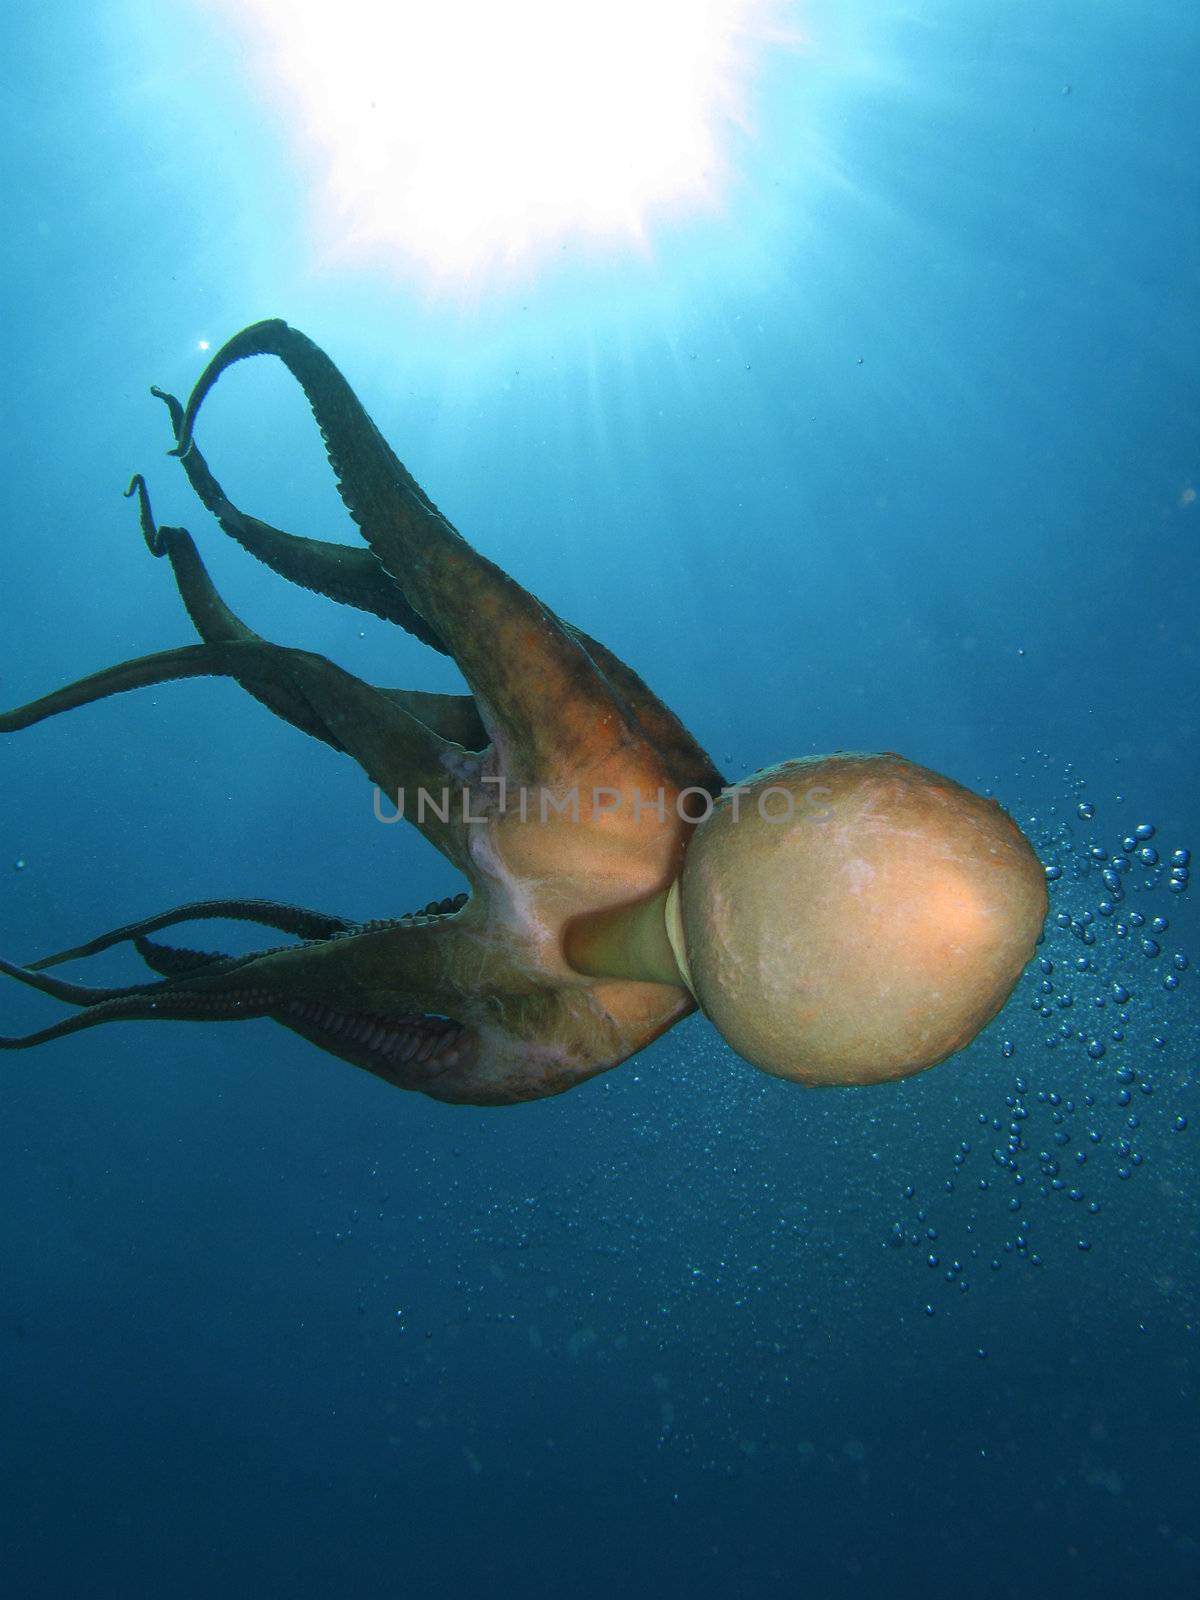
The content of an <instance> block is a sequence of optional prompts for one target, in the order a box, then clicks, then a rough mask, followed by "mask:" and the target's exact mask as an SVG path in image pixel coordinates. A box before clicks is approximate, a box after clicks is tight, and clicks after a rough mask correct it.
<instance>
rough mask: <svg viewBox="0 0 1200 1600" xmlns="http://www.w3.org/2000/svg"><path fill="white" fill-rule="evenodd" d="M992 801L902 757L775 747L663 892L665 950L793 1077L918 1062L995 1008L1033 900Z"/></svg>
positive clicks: (1022, 955) (770, 1065)
mask: <svg viewBox="0 0 1200 1600" xmlns="http://www.w3.org/2000/svg"><path fill="white" fill-rule="evenodd" d="M1046 910H1047V896H1046V879H1045V873H1044V870H1043V868H1042V866H1041V864H1040V863H1039V861H1038V859H1037V857H1036V856H1035V854H1034V852H1033V850H1032V848H1031V847H1030V845H1029V843H1028V841H1027V840H1026V839H1025V837H1024V835H1023V834H1022V833H1021V832H1020V830H1019V829H1018V828H1017V826H1016V825H1015V823H1014V822H1013V821H1012V820H1011V818H1010V817H1009V816H1008V815H1007V814H1006V813H1005V812H1004V811H1003V810H1002V809H1001V808H1000V806H998V805H997V804H996V803H995V802H994V801H991V800H985V799H983V798H982V797H981V796H979V795H976V794H973V793H972V792H971V791H970V790H968V789H964V788H962V787H960V785H958V784H957V783H954V782H952V781H951V780H950V779H949V778H944V777H941V776H939V775H938V774H937V773H936V772H931V771H929V770H928V769H927V768H925V767H920V766H916V765H914V763H912V762H910V761H906V760H904V759H903V758H902V757H900V756H896V755H891V754H886V755H857V754H838V755H834V756H823V757H819V758H818V757H813V758H809V759H805V760H799V761H788V762H784V763H783V764H781V765H780V766H777V767H771V768H767V769H765V770H764V771H762V772H758V773H755V774H754V775H753V776H752V777H750V778H747V779H746V780H745V782H744V783H742V784H738V785H736V786H735V787H734V788H732V789H729V790H726V791H725V793H724V795H723V796H722V798H721V800H720V801H719V802H718V803H717V804H716V806H715V808H714V809H713V811H712V812H711V814H710V815H709V816H708V817H707V818H706V819H705V820H704V821H703V822H702V823H700V824H699V826H698V827H697V828H696V830H695V833H694V835H693V836H692V839H691V841H690V843H689V845H688V849H687V854H686V857H685V861H684V866H683V870H682V872H681V873H680V875H679V877H678V879H677V880H676V882H675V884H674V885H673V886H672V889H671V892H670V895H669V897H668V901H667V908H666V911H667V933H668V937H669V939H670V943H671V947H672V950H673V951H674V955H675V959H676V962H677V963H678V966H679V969H680V971H681V973H682V974H683V976H684V977H685V979H686V980H687V983H688V986H689V988H690V989H691V990H692V992H693V994H694V995H695V997H696V999H697V1000H698V1001H699V1003H700V1006H701V1007H702V1009H703V1010H704V1012H705V1013H706V1014H707V1015H708V1017H709V1018H710V1019H711V1020H712V1022H713V1023H714V1024H715V1025H716V1027H717V1028H718V1029H719V1031H720V1032H721V1033H722V1034H723V1035H724V1037H725V1039H726V1040H727V1041H728V1042H729V1044H730V1045H732V1047H733V1048H734V1049H735V1050H736V1051H737V1052H738V1054H739V1055H741V1056H744V1057H745V1058H746V1060H748V1061H751V1062H753V1063H754V1065H755V1066H758V1067H761V1068H762V1069H763V1070H764V1071H765V1072H769V1073H773V1074H775V1075H776V1076H778V1077H782V1078H791V1079H794V1080H795V1081H797V1082H800V1083H806V1084H862V1083H873V1082H880V1081H883V1080H885V1079H889V1078H902V1077H906V1076H908V1075H909V1074H911V1073H915V1072H921V1071H923V1070H924V1069H925V1068H926V1067H931V1066H933V1065H934V1064H935V1063H936V1062H939V1061H942V1060H944V1059H945V1058H946V1057H947V1056H949V1055H952V1054H953V1053H954V1052H955V1051H956V1050H961V1049H962V1048H963V1046H964V1045H966V1044H967V1043H968V1042H969V1041H970V1040H971V1039H973V1038H974V1036H975V1035H976V1034H977V1033H978V1032H979V1030H980V1029H981V1028H982V1027H984V1025H985V1024H986V1023H988V1022H990V1021H991V1019H992V1018H993V1017H994V1016H995V1015H996V1013H997V1012H998V1011H999V1010H1000V1008H1001V1006H1002V1005H1003V1004H1004V1002H1005V1000H1006V999H1007V998H1008V996H1009V994H1010V993H1011V991H1012V989H1013V987H1014V985H1015V984H1016V982H1017V979H1018V978H1019V976H1020V974H1021V971H1022V968H1023V967H1024V966H1025V964H1026V962H1027V961H1028V960H1029V959H1030V957H1031V956H1032V954H1033V951H1034V946H1035V945H1036V943H1037V941H1038V937H1039V935H1040V932H1041V928H1042V923H1043V921H1044V919H1045V916H1046Z"/></svg>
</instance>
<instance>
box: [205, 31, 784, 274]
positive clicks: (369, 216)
mask: <svg viewBox="0 0 1200 1600" xmlns="http://www.w3.org/2000/svg"><path fill="white" fill-rule="evenodd" d="M211 4H212V5H214V6H216V7H218V8H220V9H221V10H222V11H227V12H228V13H229V14H230V18H231V20H232V21H233V23H234V25H235V26H236V27H238V28H239V29H240V30H243V31H244V32H246V33H248V34H249V35H250V36H251V38H252V40H253V45H252V51H253V54H254V56H255V59H256V71H257V74H258V75H259V77H260V79H261V81H262V83H263V86H264V88H265V90H266V92H267V94H268V96H269V97H270V98H271V99H273V100H274V101H275V102H276V104H277V105H278V106H279V108H280V110H281V113H282V115H283V117H284V120H285V122H286V125H287V127H288V130H289V134H290V137H291V139H292V142H293V143H294V145H295V146H296V147H297V149H298V151H299V152H300V153H301V155H302V158H303V164H304V166H305V168H306V169H307V171H308V172H309V175H310V180H311V181H312V183H313V185H314V190H315V199H314V208H315V225H316V229H317V232H318V234H319V236H320V239H321V241H322V243H323V244H324V245H325V247H327V248H328V249H329V250H331V251H335V252H336V253H337V254H338V255H339V256H345V255H355V256H357V255H362V254H371V255H375V256H383V257H386V258H389V259H390V261H391V262H392V264H393V265H396V264H402V265H403V267H404V268H405V269H406V270H408V271H412V270H413V269H414V268H415V269H416V270H417V272H418V274H419V275H422V276H427V277H429V278H431V279H434V280H457V281H460V282H461V281H463V280H471V279H474V278H476V277H478V276H479V275H480V274H483V273H485V272H497V271H499V272H509V271H512V270H513V269H514V268H515V267H518V266H522V265H527V264H528V263H529V262H530V261H531V260H533V259H535V258H536V257H537V256H538V255H539V254H541V253H545V252H548V251H550V250H558V249H561V248H562V246H563V242H564V241H565V240H567V239H568V238H572V239H579V238H586V239H591V240H593V241H604V242H606V243H620V244H623V245H625V246H633V247H634V248H639V249H644V248H646V247H647V241H648V235H649V230H650V226H651V222H652V219H653V217H654V216H656V215H657V214H661V213H663V212H664V211H668V210H669V211H671V212H672V213H673V214H676V215H678V214H684V215H689V214H694V213H696V212H698V211H703V212H708V213H711V212H713V211H715V210H717V209H718V208H719V206H720V203H721V196H722V192H723V189H724V186H725V184H726V182H727V180H728V169H729V158H730V151H729V146H730V143H731V139H732V137H733V136H734V135H735V134H736V132H737V131H738V130H739V129H742V130H744V129H745V125H746V121H745V112H744V108H743V95H744V89H745V83H746V79H747V77H748V76H749V73H750V71H751V68H752V65H753V57H754V55H755V53H756V49H757V47H758V46H759V45H761V44H762V43H764V42H765V41H766V39H767V37H768V34H769V32H770V14H771V12H772V10H773V9H774V8H773V4H772V3H771V0H605V3H604V4H603V5H600V4H591V5H586V4H575V5H571V6H564V5H561V4H557V3H555V0H515V3H513V4H510V5H506V6H502V7H501V6H496V5H493V4H490V3H488V0H449V3H446V4H443V5H440V6H437V7H427V6H415V5H411V4H407V5H405V4H400V5H380V4H379V3H378V0H343V3H342V4H341V5H338V6H336V7H335V6H329V5H326V4H323V3H321V0H239V3H238V4H236V5H230V4H229V0H211ZM775 36H776V37H778V34H776V35H775ZM414 62H419V63H420V70H419V72H416V73H414V72H413V71H412V70H411V66H412V64H413V63H414ZM334 241H336V243H335V242H334Z"/></svg>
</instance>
